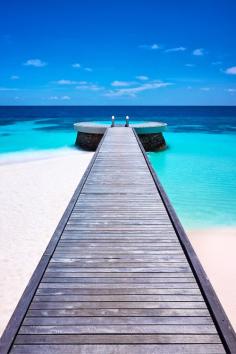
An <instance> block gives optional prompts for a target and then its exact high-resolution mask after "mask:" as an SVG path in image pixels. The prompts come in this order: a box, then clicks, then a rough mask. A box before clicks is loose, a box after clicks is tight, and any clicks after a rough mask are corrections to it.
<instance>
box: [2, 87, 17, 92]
mask: <svg viewBox="0 0 236 354" xmlns="http://www.w3.org/2000/svg"><path fill="white" fill-rule="evenodd" d="M17 90H18V89H17V88H11V87H0V91H17Z"/></svg>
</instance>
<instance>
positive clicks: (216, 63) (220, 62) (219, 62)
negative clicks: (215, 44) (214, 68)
mask: <svg viewBox="0 0 236 354" xmlns="http://www.w3.org/2000/svg"><path fill="white" fill-rule="evenodd" d="M211 64H212V65H221V64H222V61H213V62H212V63H211Z"/></svg>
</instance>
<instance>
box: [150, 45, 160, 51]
mask: <svg viewBox="0 0 236 354" xmlns="http://www.w3.org/2000/svg"><path fill="white" fill-rule="evenodd" d="M151 49H154V50H156V49H160V47H159V45H158V44H153V45H152V46H151Z"/></svg>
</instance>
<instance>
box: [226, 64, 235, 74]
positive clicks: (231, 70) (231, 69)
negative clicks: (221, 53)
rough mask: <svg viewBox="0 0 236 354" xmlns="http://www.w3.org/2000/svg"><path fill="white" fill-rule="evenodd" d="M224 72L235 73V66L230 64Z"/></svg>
mask: <svg viewBox="0 0 236 354" xmlns="http://www.w3.org/2000/svg"><path fill="white" fill-rule="evenodd" d="M225 73H226V74H229V75H236V66H231V67H230V68H228V69H226V70H225Z"/></svg>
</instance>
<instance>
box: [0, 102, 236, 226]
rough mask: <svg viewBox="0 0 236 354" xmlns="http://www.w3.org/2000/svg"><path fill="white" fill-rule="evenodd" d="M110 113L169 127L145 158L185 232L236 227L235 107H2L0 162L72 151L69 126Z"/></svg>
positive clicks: (73, 136) (106, 117)
mask: <svg viewBox="0 0 236 354" xmlns="http://www.w3.org/2000/svg"><path fill="white" fill-rule="evenodd" d="M114 112H117V117H118V116H122V117H124V116H125V115H126V114H128V115H129V116H130V117H131V119H130V122H131V123H132V122H133V123H134V122H135V121H137V122H140V121H147V120H149V121H164V122H167V123H168V125H169V128H168V132H167V133H165V137H166V141H167V144H168V146H169V148H168V149H167V150H166V151H163V152H159V153H149V154H148V155H149V158H150V160H151V163H152V164H153V166H154V169H155V170H156V172H157V174H158V176H159V178H160V180H161V182H162V184H163V186H164V188H165V190H166V192H167V194H168V196H169V198H170V200H171V201H172V203H173V206H174V208H175V210H176V211H177V214H178V216H179V218H180V220H181V222H182V223H183V226H184V227H185V228H186V229H187V228H204V227H215V226H230V225H233V226H235V225H236V198H235V195H236V192H235V190H236V134H235V132H236V108H235V107H0V163H6V161H10V155H13V154H11V153H18V154H17V159H18V158H19V157H20V158H21V157H23V155H24V153H25V152H28V153H29V152H30V156H32V158H36V155H35V154H34V155H33V154H31V151H34V152H37V151H46V154H47V150H50V151H53V150H54V151H55V150H56V149H60V148H71V149H72V148H74V142H75V139H76V132H75V131H74V130H73V123H75V122H84V121H97V122H103V123H104V122H106V123H108V124H110V122H111V120H110V117H111V115H113V114H114ZM132 117H136V119H132ZM122 123H124V120H123V122H122ZM79 153H80V152H79V151H78V154H79ZM1 157H2V160H1ZM13 157H14V156H13ZM14 158H15V157H14ZM14 158H13V161H14ZM24 158H25V157H23V159H24Z"/></svg>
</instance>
